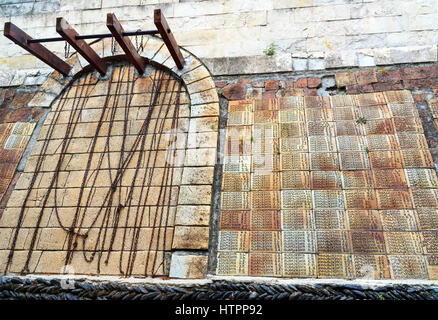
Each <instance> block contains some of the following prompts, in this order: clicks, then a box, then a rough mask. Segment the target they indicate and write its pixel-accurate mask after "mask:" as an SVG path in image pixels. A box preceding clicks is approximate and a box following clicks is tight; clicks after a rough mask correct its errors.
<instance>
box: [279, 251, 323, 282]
mask: <svg viewBox="0 0 438 320" xmlns="http://www.w3.org/2000/svg"><path fill="white" fill-rule="evenodd" d="M282 261H283V276H285V277H291V278H300V277H316V276H317V268H316V267H317V266H316V255H315V254H306V253H291V252H285V253H282Z"/></svg>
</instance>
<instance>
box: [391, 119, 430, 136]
mask: <svg viewBox="0 0 438 320" xmlns="http://www.w3.org/2000/svg"><path fill="white" fill-rule="evenodd" d="M392 121H393V122H394V129H395V132H397V133H400V132H419V133H421V132H423V125H422V124H421V120H420V119H419V118H416V117H399V118H393V119H392Z"/></svg>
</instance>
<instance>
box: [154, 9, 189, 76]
mask: <svg viewBox="0 0 438 320" xmlns="http://www.w3.org/2000/svg"><path fill="white" fill-rule="evenodd" d="M154 23H155V26H156V27H157V29H158V32H159V33H160V35H161V38H162V39H163V41H164V43H165V44H166V46H167V49H168V50H169V52H170V54H171V56H172V58H173V60H174V61H175V64H176V66H177V67H178V69H182V68H183V67H184V63H185V62H184V57H183V55H182V54H181V51H180V50H179V47H178V44H177V43H176V41H175V38H174V37H173V34H172V31H171V30H170V28H169V25H168V24H167V21H166V18H165V17H164V15H163V13H162V12H161V9H155V10H154Z"/></svg>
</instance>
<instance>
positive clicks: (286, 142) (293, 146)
mask: <svg viewBox="0 0 438 320" xmlns="http://www.w3.org/2000/svg"><path fill="white" fill-rule="evenodd" d="M307 149H308V144H307V139H306V138H280V152H281V153H283V152H285V153H293V152H296V151H299V152H306V151H307Z"/></svg>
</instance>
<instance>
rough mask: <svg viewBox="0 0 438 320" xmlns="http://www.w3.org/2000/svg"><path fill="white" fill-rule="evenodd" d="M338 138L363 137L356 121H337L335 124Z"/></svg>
mask: <svg viewBox="0 0 438 320" xmlns="http://www.w3.org/2000/svg"><path fill="white" fill-rule="evenodd" d="M334 126H335V132H336V135H337V136H358V135H361V134H362V133H361V127H360V126H359V125H358V124H357V123H356V121H336V122H335V123H334Z"/></svg>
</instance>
